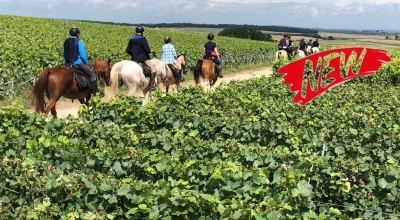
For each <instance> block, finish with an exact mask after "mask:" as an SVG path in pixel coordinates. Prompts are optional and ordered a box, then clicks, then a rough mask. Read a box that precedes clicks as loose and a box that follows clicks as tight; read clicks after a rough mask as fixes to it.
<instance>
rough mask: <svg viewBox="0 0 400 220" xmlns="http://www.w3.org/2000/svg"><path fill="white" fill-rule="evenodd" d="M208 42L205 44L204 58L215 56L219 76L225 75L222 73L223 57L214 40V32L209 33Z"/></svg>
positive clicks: (214, 60)
mask: <svg viewBox="0 0 400 220" xmlns="http://www.w3.org/2000/svg"><path fill="white" fill-rule="evenodd" d="M207 39H208V42H207V43H205V44H204V51H203V59H204V58H213V62H214V63H215V64H216V65H217V74H218V75H219V78H222V77H224V76H223V75H222V73H221V71H222V63H221V57H220V56H219V53H218V50H217V44H216V43H215V42H213V40H214V34H212V33H209V34H208V35H207Z"/></svg>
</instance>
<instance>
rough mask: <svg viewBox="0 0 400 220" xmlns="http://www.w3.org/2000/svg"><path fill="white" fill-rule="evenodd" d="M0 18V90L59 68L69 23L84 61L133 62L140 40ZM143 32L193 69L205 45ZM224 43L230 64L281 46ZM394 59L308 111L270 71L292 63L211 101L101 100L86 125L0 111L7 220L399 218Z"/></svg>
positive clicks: (0, 204)
mask: <svg viewBox="0 0 400 220" xmlns="http://www.w3.org/2000/svg"><path fill="white" fill-rule="evenodd" d="M0 19H1V20H2V24H5V26H6V27H7V30H8V31H6V32H1V33H0V34H1V35H3V36H2V38H0V45H2V47H1V48H0V50H2V51H3V52H4V53H0V56H2V58H1V62H2V63H1V65H2V66H0V68H2V69H1V70H2V72H1V74H2V75H1V77H0V80H3V81H4V80H5V81H7V77H8V76H9V75H7V74H9V72H7V71H8V70H6V69H7V68H10V63H11V64H12V68H14V69H18V71H15V73H17V72H18V73H25V74H27V75H26V76H25V75H21V76H20V77H21V78H23V79H26V78H28V77H29V76H33V75H34V74H37V73H38V71H39V70H40V69H41V68H43V67H44V66H56V65H60V64H61V62H62V59H61V57H60V50H61V47H60V45H61V44H62V42H63V40H64V39H65V37H66V36H67V34H65V33H68V30H69V28H70V26H72V25H76V26H78V27H79V28H80V29H81V31H82V38H83V40H84V41H85V44H86V45H87V48H88V49H87V50H88V53H89V56H90V57H91V58H90V59H104V58H107V57H108V56H111V57H112V58H113V62H115V61H117V60H121V59H128V57H127V55H126V54H125V52H124V51H125V47H126V42H127V40H128V39H129V37H130V36H131V35H132V33H133V31H132V30H134V29H133V28H132V27H118V26H111V25H98V24H91V23H74V22H71V21H60V20H50V19H30V18H24V19H22V18H20V17H14V16H0ZM16 24H18V25H16ZM14 26H18V28H15V27H14ZM21 27H24V28H25V29H20V28H21ZM34 27H36V28H34ZM37 27H40V28H37ZM61 30H65V31H63V32H62V31H61ZM86 32H88V33H87V35H86ZM42 33H46V34H47V35H49V36H51V39H48V38H45V37H43V34H42ZM49 33H51V34H49ZM46 34H45V35H46ZM145 34H146V37H147V38H148V39H149V41H150V44H151V47H152V48H153V50H156V49H155V48H157V50H159V49H158V48H161V45H162V39H163V36H164V35H166V34H168V35H171V37H172V39H173V41H174V45H176V48H177V50H178V52H187V54H188V55H189V59H190V60H189V61H190V62H191V65H193V64H194V62H195V60H196V59H197V58H198V57H199V56H200V55H201V49H202V45H203V43H204V38H205V37H204V36H203V35H197V34H188V33H184V32H167V31H162V30H147V29H146V32H145ZM4 35H7V37H8V38H4ZM90 36H92V38H90ZM86 37H87V38H86ZM5 39H14V40H15V41H7V42H4V40H5ZM27 39H30V40H27ZM108 39H110V40H108ZM111 39H112V40H111ZM216 41H217V43H218V44H219V45H221V47H223V49H221V50H223V53H224V57H226V58H225V59H228V60H231V61H230V62H231V63H230V65H236V64H235V63H238V64H239V63H240V64H244V63H246V62H258V61H263V59H265V58H263V57H262V56H267V55H266V54H267V53H268V52H271V51H273V52H275V48H274V47H275V45H274V44H273V43H272V44H271V43H263V42H261V43H260V42H252V41H246V40H237V39H234V40H233V39H230V38H223V37H218V39H216ZM43 42H47V43H48V45H47V44H43ZM242 45H244V47H243V46H242ZM15 48H19V49H18V50H16V49H15ZM239 48H241V51H240V52H239V51H237V50H238V49H239ZM257 50H259V51H257ZM263 50H264V52H262V53H261V52H260V51H263ZM246 53H247V54H246ZM389 55H390V57H391V58H392V62H391V63H386V64H383V66H382V67H381V68H380V70H379V71H378V72H377V73H376V74H374V75H371V76H366V77H359V78H355V79H353V80H352V81H349V82H346V83H345V84H342V85H339V86H337V87H335V88H334V89H332V90H329V91H327V92H325V93H323V94H322V95H321V96H319V97H317V98H316V99H315V100H313V101H312V102H310V103H309V104H307V105H306V106H305V107H303V108H300V107H298V106H297V105H296V104H294V103H293V93H291V92H290V91H289V88H288V86H286V85H284V83H283V80H282V76H281V75H278V74H277V73H276V71H277V70H278V69H279V67H281V66H283V65H285V64H286V63H287V62H288V61H285V60H279V61H274V62H273V71H274V75H273V77H270V78H267V77H261V78H257V79H251V80H246V81H231V82H230V83H229V84H222V86H219V87H217V88H216V89H215V92H213V93H209V92H201V91H200V88H199V87H197V86H191V87H181V88H180V89H179V92H177V93H169V95H168V96H164V94H163V93H162V92H160V91H157V92H155V93H154V95H153V96H154V101H153V102H149V103H147V104H146V105H142V101H141V100H140V99H137V98H135V97H120V98H119V99H116V100H114V101H112V102H109V103H103V102H101V100H100V98H98V97H95V98H93V99H92V100H91V103H90V107H89V108H87V107H85V106H81V107H80V108H79V117H78V118H72V117H69V118H66V119H51V120H49V119H48V118H46V117H45V116H44V115H38V114H35V113H30V112H28V111H26V110H25V109H23V108H22V107H21V106H19V105H18V104H14V105H12V106H8V107H5V108H1V109H0V155H1V156H0V167H1V169H0V216H1V217H0V219H41V220H42V219H43V220H45V219H62V220H67V219H68V220H69V219H93V220H94V219H96V220H101V219H140V220H142V219H143V220H146V219H149V220H150V219H151V220H153V219H154V220H155V219H157V220H158V219H161V220H175V219H177V220H178V219H179V220H181V219H188V220H192V219H202V220H217V219H218V220H222V219H223V220H228V219H229V220H230V219H240V220H242V219H243V220H247V219H257V220H258V219H260V220H261V219H263V220H264V219H268V220H269V219H271V220H275V219H343V220H345V219H400V165H399V162H400V151H399V146H400V133H399V131H400V126H399V124H400V110H399V108H398V106H400V91H399V89H398V86H397V85H398V82H397V79H398V76H399V74H400V73H399V71H400V53H399V52H397V51H395V50H389ZM249 57H250V58H249ZM244 58H249V60H250V61H249V60H247V61H246V60H245V59H244ZM361 59H362V57H361ZM6 64H7V65H6ZM350 64H353V69H354V70H355V71H357V70H358V68H359V64H360V63H357V62H356V61H355V56H354V57H351V58H350V63H348V64H345V63H344V62H342V70H341V71H342V75H345V74H346V73H347V70H348V69H349V65H350ZM3 70H4V71H3ZM310 70H311V69H310V66H308V67H307V68H306V70H305V74H306V75H310V73H311V71H310ZM328 71H329V69H327V66H325V68H324V74H326V73H327V72H328ZM25 77H26V78H25ZM315 82H316V80H314V81H312V83H315ZM0 83H2V82H1V81H0ZM313 85H314V84H313Z"/></svg>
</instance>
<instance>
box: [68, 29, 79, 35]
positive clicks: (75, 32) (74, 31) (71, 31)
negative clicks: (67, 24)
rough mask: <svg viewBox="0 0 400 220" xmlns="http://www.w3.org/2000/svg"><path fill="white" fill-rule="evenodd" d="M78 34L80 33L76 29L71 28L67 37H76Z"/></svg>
mask: <svg viewBox="0 0 400 220" xmlns="http://www.w3.org/2000/svg"><path fill="white" fill-rule="evenodd" d="M80 33H81V31H80V30H79V29H78V28H77V27H73V28H71V29H69V35H71V36H76V35H78V34H80Z"/></svg>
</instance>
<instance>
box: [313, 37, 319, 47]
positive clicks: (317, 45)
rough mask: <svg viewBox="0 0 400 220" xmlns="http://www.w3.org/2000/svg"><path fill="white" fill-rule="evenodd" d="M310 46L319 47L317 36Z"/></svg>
mask: <svg viewBox="0 0 400 220" xmlns="http://www.w3.org/2000/svg"><path fill="white" fill-rule="evenodd" d="M312 47H318V48H319V43H318V38H316V39H315V41H314V42H313V43H312Z"/></svg>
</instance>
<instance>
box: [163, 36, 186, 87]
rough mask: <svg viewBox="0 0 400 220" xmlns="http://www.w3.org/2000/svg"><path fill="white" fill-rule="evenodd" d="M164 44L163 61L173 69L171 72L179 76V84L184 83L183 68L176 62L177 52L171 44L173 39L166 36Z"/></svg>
mask: <svg viewBox="0 0 400 220" xmlns="http://www.w3.org/2000/svg"><path fill="white" fill-rule="evenodd" d="M164 43H165V44H164V45H163V46H162V50H161V52H162V53H161V61H163V62H165V63H166V64H167V65H168V66H169V67H170V68H171V71H172V72H174V73H175V74H174V76H175V75H177V76H178V77H177V80H179V82H183V81H184V79H183V77H182V67H181V65H180V64H179V63H178V61H176V50H175V47H174V45H172V44H171V37H169V36H166V37H165V38H164Z"/></svg>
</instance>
